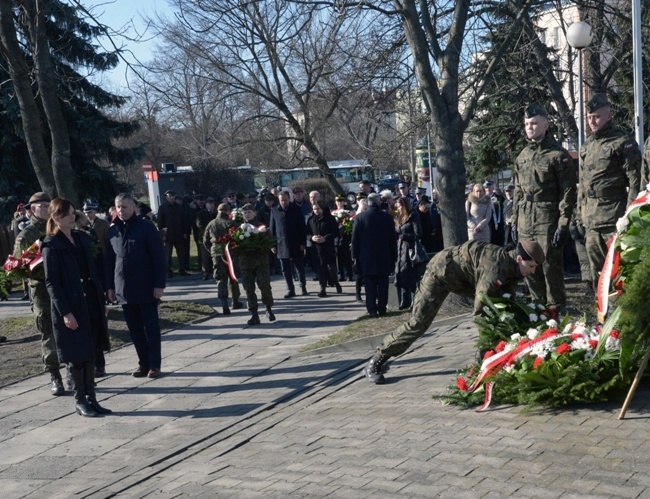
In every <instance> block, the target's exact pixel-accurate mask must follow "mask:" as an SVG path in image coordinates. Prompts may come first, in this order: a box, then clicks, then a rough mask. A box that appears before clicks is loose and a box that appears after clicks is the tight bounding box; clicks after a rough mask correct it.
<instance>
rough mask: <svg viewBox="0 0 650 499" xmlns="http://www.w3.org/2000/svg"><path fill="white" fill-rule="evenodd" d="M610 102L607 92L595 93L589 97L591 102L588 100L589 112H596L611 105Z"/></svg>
mask: <svg viewBox="0 0 650 499" xmlns="http://www.w3.org/2000/svg"><path fill="white" fill-rule="evenodd" d="M609 104H610V103H609V99H608V98H607V94H603V93H599V94H595V95H594V96H593V97H592V98H591V99H589V102H587V112H588V113H595V112H596V111H598V110H599V109H600V108H601V107H605V106H609Z"/></svg>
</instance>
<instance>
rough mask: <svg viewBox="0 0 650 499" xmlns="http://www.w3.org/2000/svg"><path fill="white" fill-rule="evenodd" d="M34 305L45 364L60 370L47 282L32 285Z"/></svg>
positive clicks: (50, 368)
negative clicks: (46, 287) (46, 288)
mask: <svg viewBox="0 0 650 499" xmlns="http://www.w3.org/2000/svg"><path fill="white" fill-rule="evenodd" d="M30 289H31V294H32V298H33V301H34V305H33V306H32V312H33V313H34V318H35V319H36V329H37V330H38V332H39V333H40V334H41V351H42V355H43V357H42V358H43V364H45V369H47V370H48V371H52V370H57V371H58V370H59V368H60V364H59V355H58V354H57V352H56V341H55V340H54V333H53V332H52V310H51V308H50V296H49V295H48V294H47V291H46V290H45V284H42V285H38V286H30Z"/></svg>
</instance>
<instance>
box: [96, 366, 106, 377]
mask: <svg viewBox="0 0 650 499" xmlns="http://www.w3.org/2000/svg"><path fill="white" fill-rule="evenodd" d="M104 376H106V369H104V368H103V367H97V366H95V378H103V377H104Z"/></svg>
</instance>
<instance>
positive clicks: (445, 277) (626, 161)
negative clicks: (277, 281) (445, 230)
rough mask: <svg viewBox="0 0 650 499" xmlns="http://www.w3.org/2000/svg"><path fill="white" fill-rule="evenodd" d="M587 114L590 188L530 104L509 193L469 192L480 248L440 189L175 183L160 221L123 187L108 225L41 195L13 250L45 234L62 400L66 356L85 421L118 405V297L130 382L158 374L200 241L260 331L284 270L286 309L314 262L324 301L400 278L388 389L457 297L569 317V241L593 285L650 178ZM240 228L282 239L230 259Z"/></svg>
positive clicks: (379, 293)
mask: <svg viewBox="0 0 650 499" xmlns="http://www.w3.org/2000/svg"><path fill="white" fill-rule="evenodd" d="M587 111H588V114H587V117H588V121H589V125H590V127H591V130H592V135H591V137H590V138H589V139H588V140H587V141H586V143H585V144H584V146H583V148H582V150H581V151H580V156H581V159H582V161H581V165H580V172H579V173H580V175H579V179H580V180H579V182H578V177H577V176H576V173H577V172H576V169H575V168H574V166H573V160H572V158H571V156H570V154H569V153H568V152H567V151H566V150H565V149H563V148H562V147H561V146H560V145H559V144H558V143H557V142H556V140H555V139H554V138H553V136H552V135H551V134H550V132H549V124H550V120H549V116H548V113H547V111H546V109H545V108H544V107H543V106H541V105H539V104H531V105H530V106H528V107H527V109H526V113H525V120H524V129H525V132H526V136H527V139H528V145H527V146H526V147H525V148H524V150H523V151H522V152H521V154H520V155H519V156H518V158H517V160H516V164H515V166H514V169H513V181H514V182H513V184H510V185H507V186H506V187H505V189H504V195H501V193H500V191H499V190H498V189H497V188H496V186H495V185H494V182H492V181H490V180H486V181H485V182H484V183H477V184H475V185H473V186H472V189H471V191H470V192H469V193H468V194H467V198H466V203H465V208H466V209H465V212H466V218H467V232H468V239H469V241H468V242H467V243H464V244H462V245H460V246H453V247H446V248H445V247H444V244H443V238H442V227H441V221H440V213H441V212H440V204H439V198H438V194H437V192H436V191H435V190H434V191H433V192H432V195H431V197H429V196H427V195H426V191H425V190H424V189H421V188H418V189H415V190H413V188H412V186H411V185H410V184H409V183H407V182H401V183H399V185H398V189H397V190H398V193H394V192H392V191H390V190H384V191H381V192H374V189H373V188H372V186H371V185H370V183H369V182H368V181H367V180H364V181H362V182H360V184H359V192H358V194H357V196H356V203H355V204H354V205H353V206H349V205H348V204H347V200H346V198H345V197H343V196H340V195H339V196H336V198H335V206H332V207H330V206H328V205H327V204H326V203H325V202H324V200H323V197H322V196H321V194H320V193H319V192H317V191H312V192H310V193H309V195H308V196H305V192H304V190H303V188H302V187H301V186H294V187H293V189H288V188H284V189H281V188H277V189H264V190H262V191H261V192H260V193H259V194H258V192H257V191H255V192H252V193H250V194H249V195H248V196H245V195H243V194H238V193H235V192H228V193H227V194H226V196H225V197H224V198H222V199H221V201H220V202H219V203H218V204H217V203H216V201H215V199H214V198H213V197H209V196H204V195H201V194H197V195H195V196H194V197H193V198H190V199H187V198H183V197H180V196H176V193H175V192H173V191H171V190H169V191H167V192H166V193H165V201H164V203H163V204H162V205H161V206H160V208H159V210H158V213H157V220H156V223H153V222H152V220H153V219H154V217H153V214H152V212H151V209H150V208H149V207H148V206H147V205H145V204H143V203H137V202H136V200H135V199H134V198H133V197H132V196H131V195H130V194H126V193H121V194H119V195H117V197H116V198H115V204H114V206H112V207H110V209H109V211H108V217H107V218H108V219H107V220H104V219H103V218H102V217H101V216H99V215H98V211H99V206H97V204H96V203H93V202H92V201H90V200H88V201H87V202H86V203H85V204H84V206H83V209H82V210H75V207H74V206H73V205H72V203H70V202H69V201H67V200H65V199H61V198H56V199H54V200H50V198H49V196H48V195H47V194H45V193H43V192H38V193H35V194H34V195H33V196H32V197H31V198H30V200H29V203H28V204H27V205H24V206H19V207H18V210H17V214H16V216H15V220H14V225H15V226H14V230H15V231H16V246H15V255H16V256H19V255H20V253H21V251H23V250H24V248H25V247H26V246H29V245H31V244H32V243H34V242H35V241H37V240H41V241H42V252H43V258H44V267H45V278H44V279H37V278H35V277H32V278H30V279H27V280H26V288H27V289H28V291H29V293H28V297H29V299H30V300H31V301H32V306H33V312H34V315H35V318H36V326H37V328H38V330H39V332H40V334H41V339H42V341H41V345H42V351H43V363H44V365H45V368H46V369H47V370H48V371H49V372H50V374H51V377H52V384H51V392H52V394H53V395H57V396H58V395H62V394H64V393H65V388H64V386H63V380H62V377H61V374H60V366H61V363H65V364H67V366H68V371H69V375H70V378H71V381H72V385H73V388H74V391H75V410H76V412H77V413H79V414H80V415H82V416H89V417H91V416H96V415H97V414H107V413H109V412H110V411H109V410H108V409H105V408H103V407H101V406H100V405H99V403H98V402H97V399H96V396H95V390H94V387H95V383H94V379H95V377H99V376H103V375H105V373H106V366H105V359H104V352H105V351H107V350H108V348H109V347H110V345H109V344H108V335H107V328H106V315H105V313H104V312H105V307H106V304H107V303H117V304H120V305H121V306H122V309H123V312H124V317H125V321H126V323H127V326H128V329H129V333H130V335H131V339H132V341H133V345H134V347H135V350H136V354H137V357H138V367H137V369H136V370H135V371H133V373H132V375H133V376H134V377H149V378H157V377H158V376H160V374H161V363H162V354H161V338H160V325H159V320H158V303H159V301H160V299H161V298H162V296H163V294H164V289H165V285H166V279H169V278H172V277H173V276H174V275H175V274H174V270H173V269H172V262H173V259H172V253H173V252H176V255H177V262H178V275H187V273H188V271H189V270H190V258H189V254H190V244H191V240H192V239H193V240H194V242H195V244H196V248H197V253H198V258H199V260H198V261H199V268H200V271H201V272H202V277H203V279H204V280H207V279H210V278H214V279H215V280H216V282H217V298H218V299H219V300H220V303H221V306H222V313H223V314H226V315H227V314H230V313H231V308H232V309H233V310H236V309H240V308H242V307H243V304H242V302H241V301H240V297H241V292H240V287H239V285H240V283H241V285H242V287H243V288H244V293H245V295H246V302H247V307H248V311H249V312H250V318H249V319H248V324H249V325H257V324H259V323H260V314H259V311H258V298H257V294H256V290H259V292H260V295H261V300H260V301H261V302H262V304H263V306H264V307H265V312H266V318H267V319H268V320H269V321H274V320H275V319H276V317H275V313H274V312H273V305H274V297H273V294H272V290H271V275H272V273H275V272H276V271H278V272H279V273H281V274H282V276H283V278H284V281H285V283H286V294H284V299H286V300H290V299H292V298H294V297H296V296H297V289H296V283H298V284H299V285H300V294H301V295H308V294H309V290H308V286H307V275H306V272H307V269H308V268H311V269H312V271H313V274H314V276H313V280H314V281H317V282H318V285H319V291H318V293H317V296H318V297H320V298H323V297H326V296H327V292H328V288H333V289H334V290H335V291H336V293H342V292H343V289H342V286H341V282H343V281H346V280H349V281H354V282H355V298H356V300H357V301H358V302H362V300H363V301H365V306H366V310H367V312H368V314H369V315H370V316H382V315H385V314H386V313H387V305H388V295H389V283H390V278H391V276H392V277H393V282H394V286H395V288H396V291H397V296H398V300H399V309H401V310H405V309H411V310H412V313H411V317H410V319H409V321H408V322H406V323H405V324H403V325H402V326H400V327H399V328H398V329H397V330H396V331H395V332H393V333H391V334H389V335H388V336H387V337H386V339H385V340H384V342H383V343H382V345H381V346H380V347H379V348H378V350H377V351H376V353H375V355H374V356H373V357H372V358H371V359H370V361H369V362H368V364H367V365H366V367H365V369H364V373H365V376H366V377H367V378H368V379H369V380H370V381H372V382H374V383H382V382H383V381H384V376H383V371H384V367H385V363H386V361H387V360H388V359H389V358H390V357H393V356H396V355H400V354H401V353H403V352H404V351H406V349H407V348H408V346H409V345H411V344H412V343H413V342H414V341H415V340H416V339H417V338H418V337H420V336H421V335H422V334H424V332H426V330H427V328H428V327H429V325H430V324H431V322H432V321H433V320H434V318H435V316H436V314H437V312H438V310H439V309H440V306H441V305H442V303H443V301H444V299H445V298H446V296H447V295H448V294H449V293H450V292H453V293H457V294H460V295H464V296H469V297H472V298H474V300H475V301H474V313H475V314H479V313H480V311H481V309H482V306H483V305H482V301H481V300H480V296H481V295H483V294H485V295H487V296H497V295H500V294H502V293H503V292H511V291H513V290H514V289H515V287H516V285H517V284H518V282H519V281H520V280H521V279H525V282H526V285H527V286H528V289H529V290H530V294H531V295H532V297H533V299H535V300H537V301H539V302H540V303H543V304H546V306H547V307H548V308H549V309H551V310H554V311H555V312H556V313H557V314H558V315H561V314H563V313H564V312H565V311H566V305H567V304H566V293H565V288H564V273H563V269H564V267H563V256H564V250H565V246H566V245H567V243H568V242H569V241H570V240H571V239H573V240H574V241H575V243H576V248H578V247H579V246H580V245H581V246H582V247H583V249H584V251H583V252H579V255H582V256H581V258H582V260H583V262H582V263H583V266H582V268H583V269H585V268H586V269H587V272H588V273H589V276H588V278H589V281H590V282H591V283H592V285H593V286H595V284H596V282H597V280H598V273H599V271H600V269H601V268H602V264H603V260H604V257H605V251H606V243H607V240H608V239H609V236H610V235H612V234H613V233H614V232H615V230H616V221H617V220H618V219H619V218H620V217H621V216H622V215H623V214H624V212H625V209H626V207H627V205H628V204H629V203H630V202H631V201H632V200H633V199H634V198H635V197H636V196H637V194H638V192H639V189H640V188H641V185H643V184H642V181H643V182H647V180H648V162H647V156H646V161H645V162H644V163H643V167H642V159H641V154H640V152H639V149H638V147H637V144H636V143H635V142H634V139H632V138H631V137H630V136H629V135H628V134H625V133H624V132H623V131H621V130H620V129H618V128H617V127H615V126H614V124H613V116H612V112H611V108H610V103H609V101H608V99H607V96H606V95H604V94H597V95H595V96H594V97H593V98H592V99H591V100H590V101H589V102H588V104H587ZM237 213H240V214H241V217H242V219H241V220H237V216H236V214H237ZM242 223H243V224H244V225H245V226H246V227H248V229H247V230H250V233H252V234H260V233H265V234H267V235H270V236H271V239H269V240H270V241H271V242H272V244H271V245H270V246H269V247H263V246H260V249H258V250H255V249H253V250H247V251H246V252H239V251H235V250H236V245H233V248H232V249H233V251H232V253H231V252H229V250H228V248H229V245H228V244H225V243H224V241H226V240H228V237H229V234H231V233H233V231H234V230H237V228H238V227H241V226H240V224H242ZM77 229H81V230H77ZM247 237H248V236H247ZM235 242H236V241H235ZM431 255H434V256H433V258H431V260H430V261H429V262H428V263H427V260H428V259H429V256H431ZM584 260H586V261H584ZM362 291H365V299H362ZM72 331H74V332H75V335H74V336H71V335H70V334H71V332H72ZM71 338H74V340H72V339H71Z"/></svg>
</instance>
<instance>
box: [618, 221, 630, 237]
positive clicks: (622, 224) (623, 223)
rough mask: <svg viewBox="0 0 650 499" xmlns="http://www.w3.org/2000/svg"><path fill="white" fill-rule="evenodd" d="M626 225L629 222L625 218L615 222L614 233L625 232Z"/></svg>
mask: <svg viewBox="0 0 650 499" xmlns="http://www.w3.org/2000/svg"><path fill="white" fill-rule="evenodd" d="M628 224H629V220H628V219H627V217H621V218H619V219H618V221H617V222H616V232H618V233H619V234H621V233H623V232H625V231H626V230H627V226H628Z"/></svg>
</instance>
